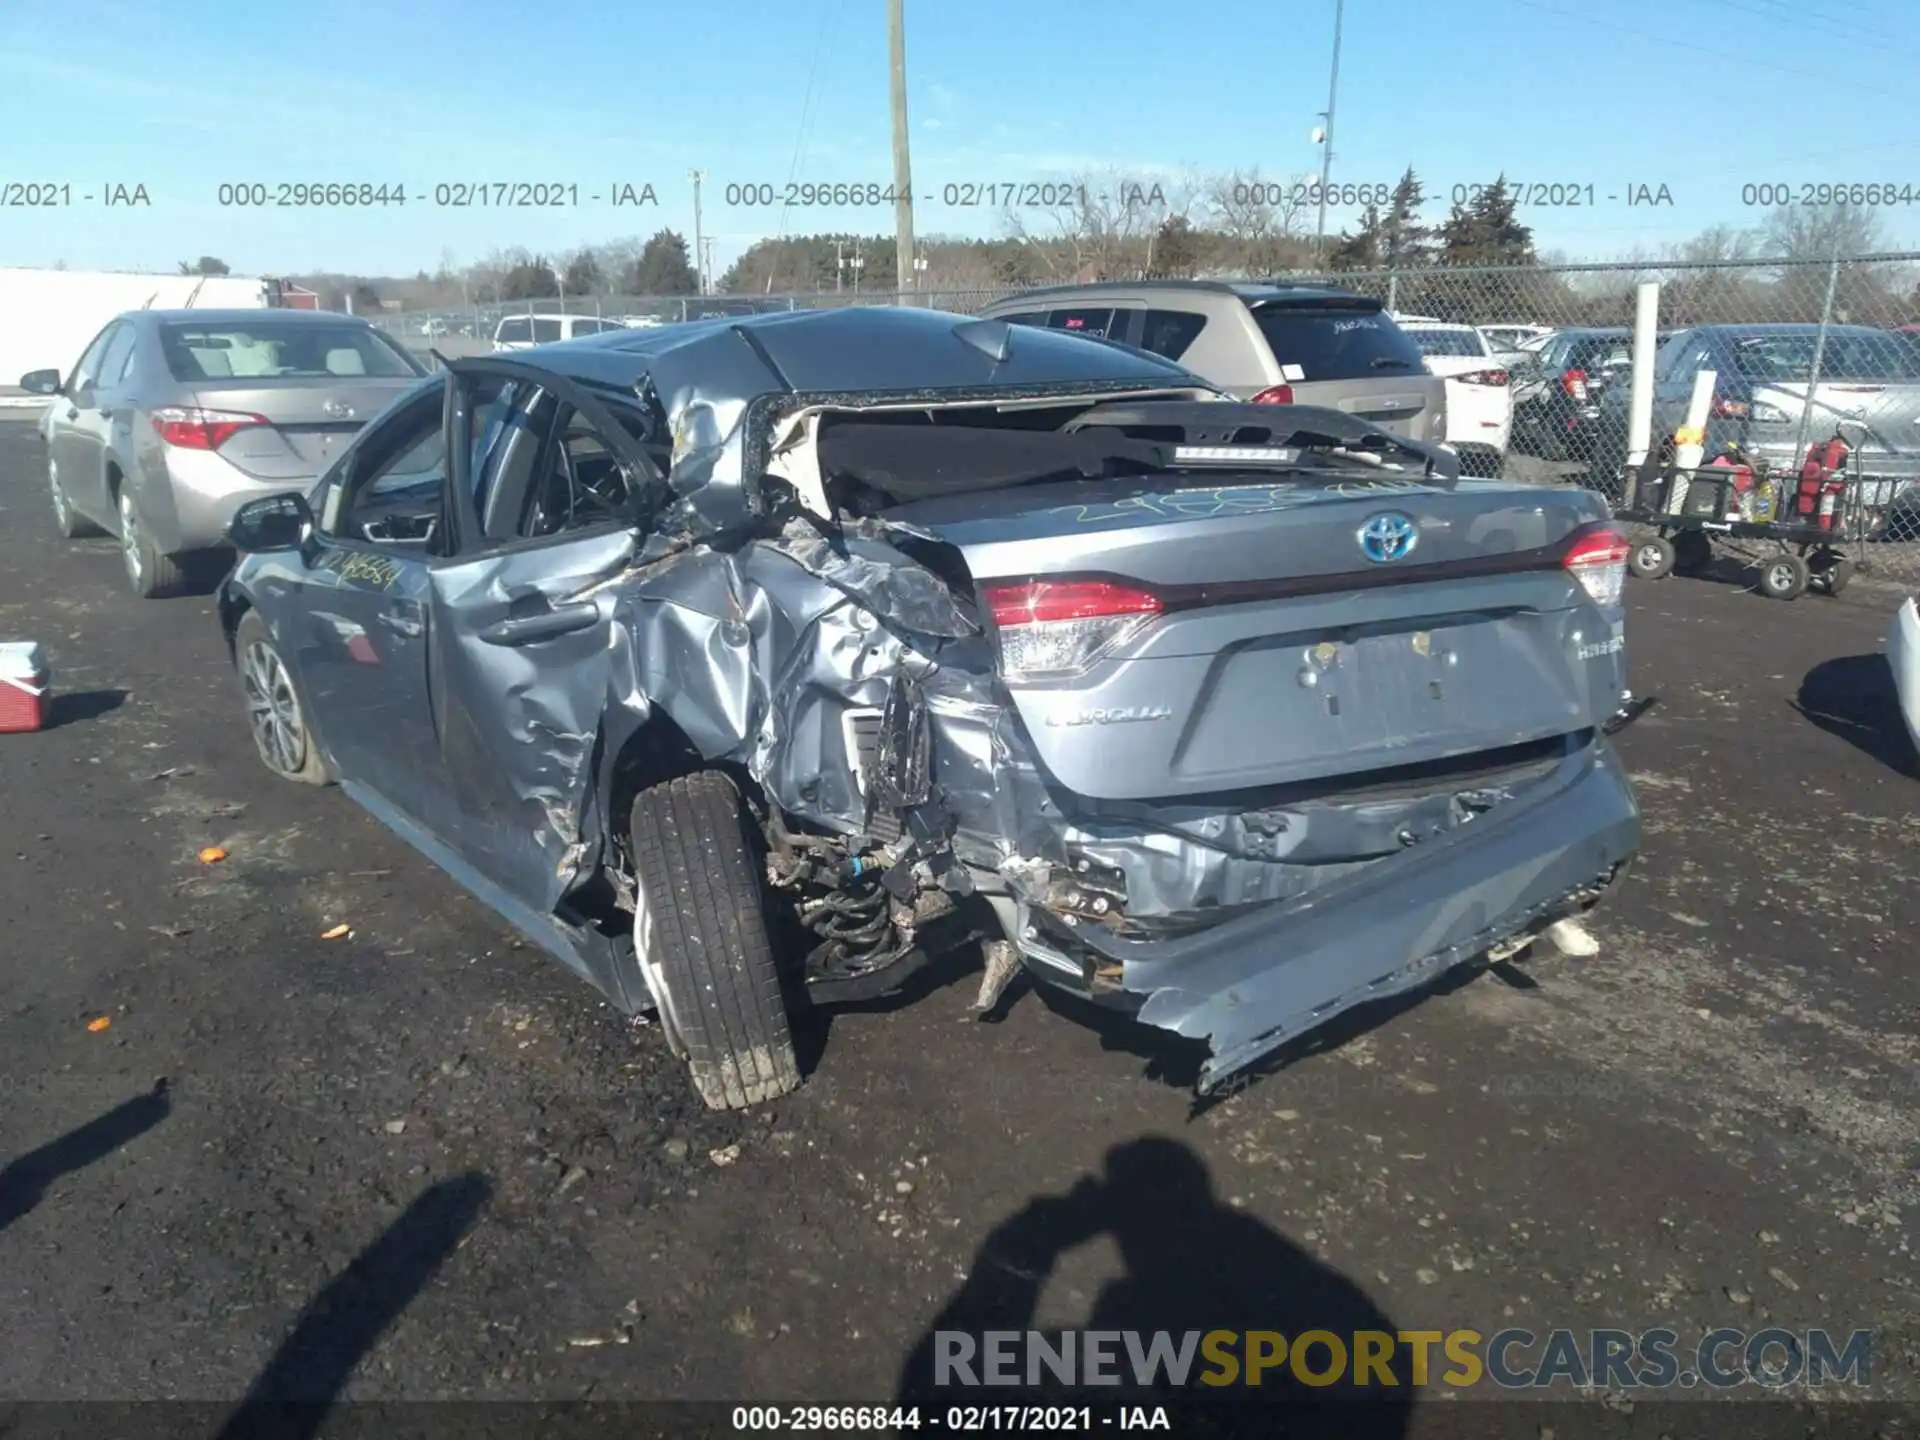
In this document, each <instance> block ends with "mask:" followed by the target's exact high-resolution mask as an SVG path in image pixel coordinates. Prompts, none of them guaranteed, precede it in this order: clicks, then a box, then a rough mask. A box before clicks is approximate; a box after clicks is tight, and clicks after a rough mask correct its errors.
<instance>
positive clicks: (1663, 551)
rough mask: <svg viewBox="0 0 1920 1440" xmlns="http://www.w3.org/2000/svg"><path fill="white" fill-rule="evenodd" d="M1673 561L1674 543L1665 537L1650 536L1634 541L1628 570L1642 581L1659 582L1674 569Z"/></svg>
mask: <svg viewBox="0 0 1920 1440" xmlns="http://www.w3.org/2000/svg"><path fill="white" fill-rule="evenodd" d="M1673 561H1674V552H1673V542H1672V541H1671V540H1669V539H1667V537H1666V536H1664V535H1649V536H1647V537H1646V538H1645V539H1644V540H1636V541H1634V543H1633V551H1632V553H1631V554H1629V555H1628V556H1627V569H1629V570H1631V571H1632V572H1633V573H1634V574H1635V575H1636V576H1638V577H1639V578H1640V579H1642V580H1658V579H1660V578H1662V577H1663V576H1665V575H1666V574H1667V573H1668V572H1670V571H1671V570H1672V569H1673Z"/></svg>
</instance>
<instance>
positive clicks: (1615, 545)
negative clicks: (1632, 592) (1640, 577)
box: [1561, 529, 1633, 607]
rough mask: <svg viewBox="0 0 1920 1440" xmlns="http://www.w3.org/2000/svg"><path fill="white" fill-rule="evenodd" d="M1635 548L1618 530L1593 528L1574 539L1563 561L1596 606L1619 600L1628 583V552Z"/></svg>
mask: <svg viewBox="0 0 1920 1440" xmlns="http://www.w3.org/2000/svg"><path fill="white" fill-rule="evenodd" d="M1632 549H1633V547H1632V546H1631V545H1630V544H1629V543H1628V542H1627V537H1626V536H1624V535H1622V534H1621V533H1620V532H1619V531H1618V530H1613V529H1599V530H1590V531H1588V532H1587V533H1586V534H1585V535H1582V536H1581V537H1580V538H1579V539H1578V540H1576V541H1574V542H1573V547H1572V548H1571V549H1569V550H1568V551H1567V558H1566V559H1565V560H1564V561H1562V562H1561V563H1562V564H1564V565H1565V566H1566V568H1567V573H1568V574H1569V575H1571V576H1573V578H1574V579H1576V580H1578V581H1579V582H1580V584H1581V587H1582V588H1583V589H1585V590H1586V592H1587V594H1589V595H1590V596H1592V597H1593V603H1594V604H1596V605H1604V606H1608V607H1611V606H1614V605H1618V604H1619V603H1620V594H1621V591H1622V590H1623V589H1624V588H1625V587H1626V583H1627V555H1628V554H1629V552H1630V551H1631V550H1632Z"/></svg>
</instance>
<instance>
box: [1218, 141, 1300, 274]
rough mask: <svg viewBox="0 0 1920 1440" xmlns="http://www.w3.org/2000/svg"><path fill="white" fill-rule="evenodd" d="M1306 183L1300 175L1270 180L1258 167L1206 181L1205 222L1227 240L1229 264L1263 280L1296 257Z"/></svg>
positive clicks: (1298, 251)
mask: <svg viewBox="0 0 1920 1440" xmlns="http://www.w3.org/2000/svg"><path fill="white" fill-rule="evenodd" d="M1306 184H1307V181H1306V179H1305V178H1304V177H1302V176H1295V175H1287V176H1280V177H1269V176H1267V175H1264V174H1262V173H1261V170H1260V167H1259V166H1257V165H1256V166H1254V167H1253V168H1252V169H1250V170H1232V171H1229V172H1227V173H1226V174H1224V175H1215V176H1214V177H1213V178H1212V179H1211V180H1210V181H1209V182H1208V184H1207V188H1206V194H1205V197H1204V198H1205V201H1206V213H1207V219H1208V222H1209V224H1210V227H1211V228H1212V229H1214V230H1216V231H1218V232H1219V233H1220V234H1221V235H1223V236H1225V237H1226V239H1227V240H1228V241H1229V249H1230V251H1231V252H1232V259H1231V261H1230V263H1231V264H1233V265H1235V266H1236V267H1237V268H1242V269H1245V270H1247V271H1248V272H1249V273H1251V274H1256V275H1266V274H1273V273H1274V272H1276V271H1280V270H1285V269H1287V268H1288V267H1289V265H1291V264H1292V263H1294V262H1295V261H1296V260H1298V259H1299V258H1300V246H1299V245H1298V244H1297V243H1295V242H1296V241H1297V239H1298V237H1300V236H1301V235H1303V234H1304V232H1305V223H1306V222H1305V216H1306V199H1305V194H1306V192H1305V189H1304V187H1305V185H1306Z"/></svg>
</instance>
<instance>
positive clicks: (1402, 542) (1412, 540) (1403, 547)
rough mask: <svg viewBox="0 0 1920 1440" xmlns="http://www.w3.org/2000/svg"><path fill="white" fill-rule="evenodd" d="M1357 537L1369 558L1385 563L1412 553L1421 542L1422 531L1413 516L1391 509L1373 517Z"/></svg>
mask: <svg viewBox="0 0 1920 1440" xmlns="http://www.w3.org/2000/svg"><path fill="white" fill-rule="evenodd" d="M1355 538H1356V539H1358V540H1359V542H1360V551H1361V553H1362V554H1364V555H1365V556H1366V557H1367V559H1369V560H1371V561H1373V562H1374V563H1375V564H1378V565H1384V564H1386V563H1387V562H1388V561H1389V560H1404V559H1406V558H1407V556H1409V555H1411V554H1412V553H1413V547H1414V545H1415V544H1417V543H1418V542H1419V539H1420V531H1419V528H1418V527H1417V526H1415V525H1414V523H1413V520H1412V519H1411V517H1409V516H1406V515H1402V514H1400V513H1398V512H1397V511H1392V510H1389V511H1385V512H1383V513H1381V514H1379V515H1375V516H1373V517H1371V518H1370V519H1369V520H1368V521H1367V523H1366V524H1364V525H1362V526H1361V527H1360V531H1359V534H1358V535H1357V536H1356V537H1355Z"/></svg>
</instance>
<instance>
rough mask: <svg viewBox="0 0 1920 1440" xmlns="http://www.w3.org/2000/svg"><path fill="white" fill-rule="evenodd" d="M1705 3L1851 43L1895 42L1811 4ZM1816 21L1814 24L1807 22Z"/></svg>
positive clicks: (1770, 0)
mask: <svg viewBox="0 0 1920 1440" xmlns="http://www.w3.org/2000/svg"><path fill="white" fill-rule="evenodd" d="M1709 3H1711V4H1715V5H1719V6H1722V7H1723V8H1725V9H1728V10H1737V11H1739V12H1740V13H1741V14H1743V15H1752V16H1754V17H1755V18H1756V19H1760V20H1769V21H1772V22H1773V23H1775V24H1777V25H1783V26H1791V27H1794V28H1798V29H1802V30H1805V29H1813V30H1816V31H1819V32H1821V33H1824V34H1827V35H1831V36H1833V37H1835V38H1836V39H1840V40H1845V41H1847V42H1848V43H1850V44H1855V45H1893V44H1897V43H1899V42H1898V41H1896V39H1895V38H1894V37H1893V36H1892V35H1888V34H1885V33H1883V32H1881V31H1878V30H1868V29H1867V28H1865V27H1864V26H1861V25H1856V24H1854V22H1853V21H1851V20H1848V19H1845V18H1843V17H1841V16H1839V15H1831V14H1827V13H1826V12H1824V11H1820V10H1815V9H1813V8H1812V7H1811V6H1807V5H1800V4H1792V3H1788V0H1746V3H1742V0H1709ZM1755 5H1766V6H1769V7H1770V8H1769V9H1765V10H1756V9H1754V8H1753V7H1754V6H1755ZM1814 21H1819V22H1821V23H1820V24H1818V25H1815V24H1812V23H1811V22H1814Z"/></svg>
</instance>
